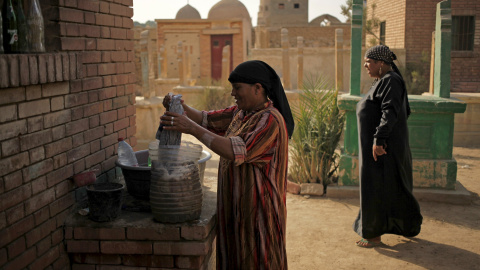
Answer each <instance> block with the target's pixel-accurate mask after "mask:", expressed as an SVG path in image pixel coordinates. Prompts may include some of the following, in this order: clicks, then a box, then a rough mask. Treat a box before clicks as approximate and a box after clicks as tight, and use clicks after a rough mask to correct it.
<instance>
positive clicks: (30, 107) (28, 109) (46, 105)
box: [18, 99, 50, 118]
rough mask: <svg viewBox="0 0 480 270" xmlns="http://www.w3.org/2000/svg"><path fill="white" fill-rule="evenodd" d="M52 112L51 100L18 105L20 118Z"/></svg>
mask: <svg viewBox="0 0 480 270" xmlns="http://www.w3.org/2000/svg"><path fill="white" fill-rule="evenodd" d="M47 112H50V100H49V99H40V100H36V101H30V102H24V103H20V104H18V117H19V118H26V117H30V116H35V115H40V114H44V113H47Z"/></svg>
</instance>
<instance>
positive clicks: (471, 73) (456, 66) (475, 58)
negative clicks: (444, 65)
mask: <svg viewBox="0 0 480 270" xmlns="http://www.w3.org/2000/svg"><path fill="white" fill-rule="evenodd" d="M452 16H475V37H474V42H473V52H471V53H467V54H463V53H457V52H452V63H451V72H452V76H451V78H450V79H451V85H452V92H474V93H480V2H479V1H467V0H461V1H460V0H459V1H453V2H452Z"/></svg>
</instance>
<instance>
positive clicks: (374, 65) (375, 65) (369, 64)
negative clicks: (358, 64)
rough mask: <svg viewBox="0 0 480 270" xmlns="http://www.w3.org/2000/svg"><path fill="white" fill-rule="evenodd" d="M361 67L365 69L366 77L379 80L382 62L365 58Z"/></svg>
mask: <svg viewBox="0 0 480 270" xmlns="http://www.w3.org/2000/svg"><path fill="white" fill-rule="evenodd" d="M363 66H364V67H365V68H366V69H367V72H368V75H369V76H370V77H372V78H380V74H379V70H380V67H381V66H382V61H377V60H374V59H371V58H365V64H363Z"/></svg>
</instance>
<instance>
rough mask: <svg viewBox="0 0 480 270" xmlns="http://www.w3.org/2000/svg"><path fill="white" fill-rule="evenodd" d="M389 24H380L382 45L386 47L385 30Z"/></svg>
mask: <svg viewBox="0 0 480 270" xmlns="http://www.w3.org/2000/svg"><path fill="white" fill-rule="evenodd" d="M386 26H387V22H385V21H383V22H380V44H382V45H385V29H386Z"/></svg>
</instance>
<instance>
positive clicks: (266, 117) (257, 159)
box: [230, 113, 280, 167]
mask: <svg viewBox="0 0 480 270" xmlns="http://www.w3.org/2000/svg"><path fill="white" fill-rule="evenodd" d="M279 127H280V126H279V122H278V119H276V118H275V116H274V115H272V114H270V113H266V114H263V115H262V116H261V117H260V119H258V121H257V122H256V123H255V125H252V126H250V127H248V126H247V127H246V128H247V129H249V130H248V131H247V132H245V133H242V134H240V135H239V136H237V137H232V138H231V139H230V140H231V142H232V149H233V153H234V156H235V161H234V162H235V165H236V166H238V165H240V164H242V163H255V164H256V165H257V166H259V167H263V166H264V165H265V164H267V163H269V162H270V160H271V159H272V157H273V154H274V148H275V145H276V144H277V139H278V135H279V131H280V130H279Z"/></svg>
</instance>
